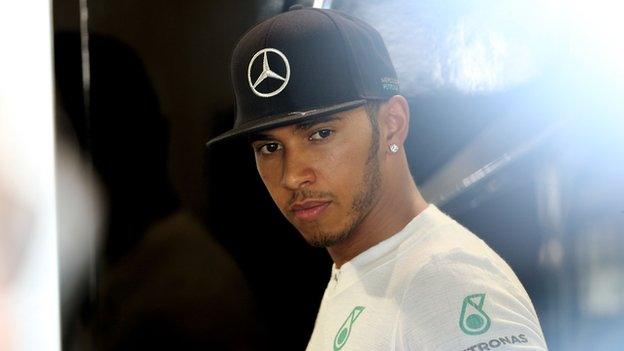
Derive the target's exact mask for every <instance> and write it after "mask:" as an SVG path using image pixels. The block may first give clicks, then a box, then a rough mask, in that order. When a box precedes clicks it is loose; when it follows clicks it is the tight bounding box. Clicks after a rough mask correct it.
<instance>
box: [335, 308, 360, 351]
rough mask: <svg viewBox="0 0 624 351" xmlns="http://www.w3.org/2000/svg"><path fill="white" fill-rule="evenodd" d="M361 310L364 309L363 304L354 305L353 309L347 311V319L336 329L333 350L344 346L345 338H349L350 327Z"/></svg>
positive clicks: (336, 350)
mask: <svg viewBox="0 0 624 351" xmlns="http://www.w3.org/2000/svg"><path fill="white" fill-rule="evenodd" d="M362 311H364V306H356V307H355V308H354V309H353V311H351V313H349V316H348V317H347V320H345V321H344V323H342V326H341V327H340V329H338V333H337V334H336V337H335V338H334V351H338V350H340V349H342V347H343V346H345V344H346V343H347V340H348V339H349V334H351V327H352V326H353V323H355V320H356V319H357V318H358V317H359V316H360V313H362Z"/></svg>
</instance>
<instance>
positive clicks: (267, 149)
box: [260, 143, 282, 155]
mask: <svg viewBox="0 0 624 351" xmlns="http://www.w3.org/2000/svg"><path fill="white" fill-rule="evenodd" d="M281 148H282V145H280V144H278V143H268V144H264V145H262V146H261V147H260V152H261V153H263V154H265V155H270V154H272V153H274V152H275V151H277V150H280V149H281Z"/></svg>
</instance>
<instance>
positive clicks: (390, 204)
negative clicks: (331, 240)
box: [327, 179, 427, 268]
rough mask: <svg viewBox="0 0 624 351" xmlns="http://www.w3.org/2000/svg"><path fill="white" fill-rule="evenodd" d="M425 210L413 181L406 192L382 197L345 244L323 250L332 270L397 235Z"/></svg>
mask: <svg viewBox="0 0 624 351" xmlns="http://www.w3.org/2000/svg"><path fill="white" fill-rule="evenodd" d="M410 180H411V179H410ZM406 190H407V191H406ZM426 207H427V203H426V202H425V200H424V199H423V198H422V196H421V195H420V193H419V192H418V189H417V188H416V185H415V184H414V182H413V181H411V182H410V185H409V186H408V189H405V188H402V189H400V188H398V187H397V188H395V189H394V191H392V192H388V193H385V194H382V196H380V198H379V201H377V202H376V203H375V205H374V206H373V208H372V209H371V211H370V212H369V214H368V215H367V216H366V217H365V218H364V219H363V220H362V222H361V223H360V224H359V225H358V226H357V228H355V229H354V231H353V232H352V233H351V235H350V236H349V238H348V239H347V240H346V241H344V242H342V243H340V244H336V245H333V246H331V247H328V248H327V251H328V252H329V255H330V256H331V258H332V260H333V261H334V264H335V265H336V268H340V267H341V266H342V265H343V264H344V263H345V262H348V261H350V260H351V259H353V258H354V257H356V256H357V255H359V254H360V253H362V252H364V251H366V250H367V249H369V248H371V247H373V246H375V245H377V244H378V243H380V242H382V241H384V240H386V239H388V238H390V237H391V236H393V235H394V234H396V233H398V232H399V231H400V230H401V229H403V228H404V227H405V226H406V225H407V223H409V222H410V221H411V220H412V219H413V218H414V217H416V216H417V215H418V214H419V213H421V212H422V211H423V210H424V209H425V208H426Z"/></svg>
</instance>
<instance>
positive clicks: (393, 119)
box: [381, 95, 410, 148]
mask: <svg viewBox="0 0 624 351" xmlns="http://www.w3.org/2000/svg"><path fill="white" fill-rule="evenodd" d="M383 110H384V111H383V114H382V115H383V117H382V121H381V122H382V123H383V124H384V129H385V140H383V141H382V142H383V143H385V144H386V145H387V146H386V148H387V147H388V146H390V145H393V144H395V145H397V146H399V147H401V148H402V146H403V143H404V142H405V139H407V133H408V131H409V116H410V112H409V104H408V103H407V100H406V99H405V98H404V97H403V96H401V95H395V96H393V97H391V98H390V99H389V100H388V101H387V102H386V103H385V104H384V106H383Z"/></svg>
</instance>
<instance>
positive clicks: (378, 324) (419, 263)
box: [306, 205, 546, 351]
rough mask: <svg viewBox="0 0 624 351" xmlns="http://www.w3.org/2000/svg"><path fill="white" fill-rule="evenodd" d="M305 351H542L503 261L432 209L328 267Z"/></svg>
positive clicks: (527, 304) (526, 302) (531, 313)
mask: <svg viewBox="0 0 624 351" xmlns="http://www.w3.org/2000/svg"><path fill="white" fill-rule="evenodd" d="M306 350H307V351H317V350H318V351H338V350H344V351H348V350H359V351H375V350H379V351H381V350H383V351H391V350H401V351H402V350H418V351H427V350H441V351H447V350H448V351H464V350H467V351H486V350H487V351H490V350H492V351H501V350H546V343H545V341H544V336H543V334H542V330H541V327H540V324H539V321H538V319H537V315H536V313H535V310H534V308H533V305H532V304H531V300H530V299H529V296H528V295H527V293H526V291H525V290H524V288H523V287H522V284H521V283H520V281H519V280H518V278H517V277H516V275H515V274H514V272H513V271H512V270H511V268H509V266H508V265H507V263H505V261H503V259H501V258H500V257H499V256H498V255H497V254H496V253H495V252H494V251H493V250H492V249H490V248H489V247H488V246H487V244H485V243H484V242H483V241H482V240H481V239H479V238H477V237H476V236H475V235H474V234H472V233H471V232H470V231H468V230H467V229H466V228H464V227H462V226H461V225H460V224H458V223H457V222H455V221H454V220H453V219H451V218H450V217H448V216H447V215H445V214H444V213H442V212H441V211H440V210H438V208H436V207H435V206H434V205H429V206H428V207H427V209H425V210H424V211H423V212H422V213H420V214H419V215H418V216H416V217H415V218H414V219H413V220H412V221H411V222H409V223H408V224H407V226H405V228H403V229H402V230H401V231H400V232H398V233H397V234H395V235H393V236H392V237H390V238H388V239H387V240H385V241H383V242H381V243H379V244H377V245H375V246H373V247H371V248H370V249H368V250H366V251H365V252H363V253H361V254H359V255H358V256H357V257H355V258H353V259H352V260H351V261H349V262H347V263H345V264H343V265H342V267H341V268H340V269H336V266H335V265H334V266H333V267H332V277H331V279H330V281H329V283H328V285H327V288H326V289H325V294H324V295H323V300H322V302H321V307H320V309H319V312H318V316H317V318H316V323H315V326H314V331H313V333H312V337H311V338H310V342H309V343H308V347H307V349H306Z"/></svg>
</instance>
